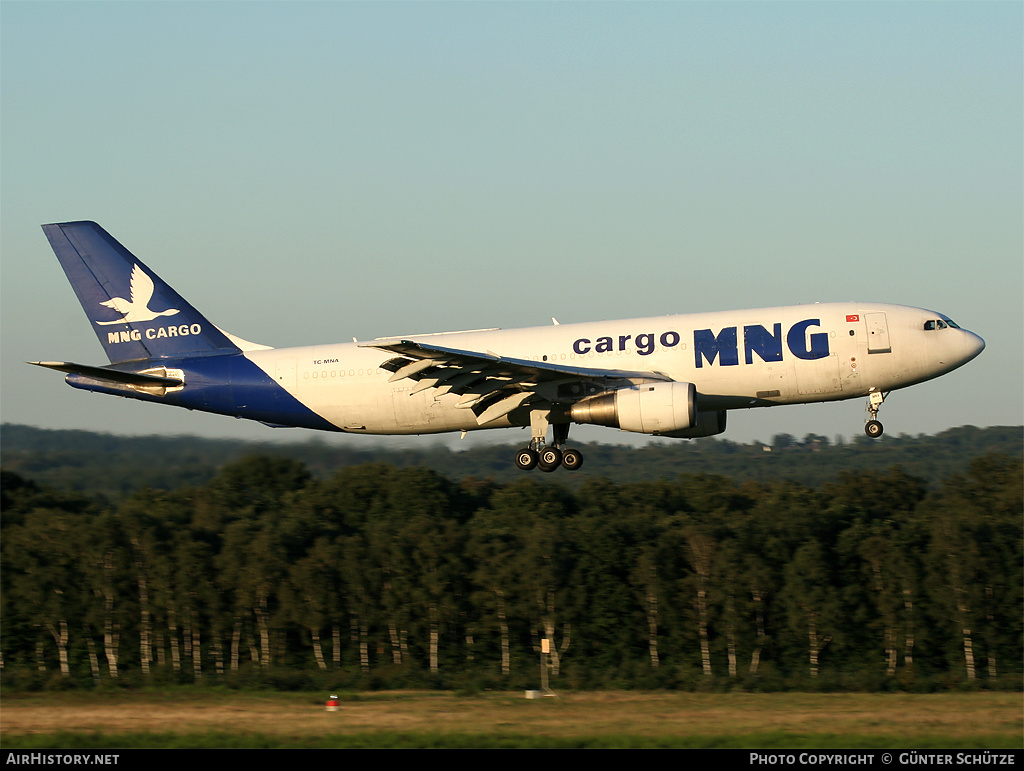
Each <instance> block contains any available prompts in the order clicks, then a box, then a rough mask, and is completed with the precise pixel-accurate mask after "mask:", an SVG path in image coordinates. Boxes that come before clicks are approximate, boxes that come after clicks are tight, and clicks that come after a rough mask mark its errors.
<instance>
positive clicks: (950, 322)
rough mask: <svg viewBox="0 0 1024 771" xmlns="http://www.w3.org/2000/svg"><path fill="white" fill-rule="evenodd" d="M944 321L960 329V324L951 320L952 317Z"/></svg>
mask: <svg viewBox="0 0 1024 771" xmlns="http://www.w3.org/2000/svg"><path fill="white" fill-rule="evenodd" d="M946 323H947V324H949V325H950V326H951V327H953V329H960V325H959V324H957V323H956V322H955V321H953V319H946Z"/></svg>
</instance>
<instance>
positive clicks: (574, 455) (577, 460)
mask: <svg viewBox="0 0 1024 771" xmlns="http://www.w3.org/2000/svg"><path fill="white" fill-rule="evenodd" d="M562 465H563V466H564V467H565V469H566V470H567V471H576V469H578V468H579V467H580V466H582V465H583V453H582V452H580V451H579V450H563V451H562Z"/></svg>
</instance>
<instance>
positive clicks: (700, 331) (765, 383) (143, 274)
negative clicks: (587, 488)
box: [31, 222, 985, 471]
mask: <svg viewBox="0 0 1024 771" xmlns="http://www.w3.org/2000/svg"><path fill="white" fill-rule="evenodd" d="M43 231H44V232H45V233H46V237H47V238H48V239H49V241H50V245H51V246H52V247H53V251H54V252H55V253H56V255H57V258H58V259H59V260H60V263H61V265H62V266H63V268H64V272H65V273H67V276H68V279H69V280H70V281H71V285H72V286H73V287H74V289H75V292H76V293H77V295H78V299H79V300H80V301H81V303H82V307H83V308H84V309H85V313H86V315H87V316H88V317H89V320H90V322H91V323H92V324H93V328H94V331H95V332H96V334H97V336H98V337H99V340H100V343H101V344H102V345H103V347H104V348H105V349H106V352H107V356H108V358H109V359H110V362H111V363H110V365H107V366H87V365H82V364H73V363H70V362H61V361H39V362H31V363H33V364H38V365H40V366H43V367H49V368H51V369H56V370H60V371H62V372H66V373H68V374H67V377H66V380H67V383H68V384H69V385H71V386H73V387H75V388H82V389H85V390H88V391H99V392H101V393H108V394H115V395H117V396H127V397H131V398H134V399H142V400H144V401H151V402H159V403H164V404H173V405H176V406H179V407H186V408H188V409H191V410H203V411H206V412H215V413H219V414H222V415H234V416H235V417H239V418H249V419H252V420H258V421H261V422H263V423H266V424H267V425H270V426H300V427H303V428H313V429H321V430H326V431H343V432H346V433H350V434H432V433H440V432H445V431H472V430H476V429H487V428H508V427H511V426H529V427H530V430H531V436H532V438H531V441H530V444H529V446H527V447H525V448H523V449H521V450H519V451H518V452H517V453H516V457H515V462H516V465H517V466H519V467H520V468H522V469H531V468H534V467H539V468H540V469H541V470H543V471H554V470H555V469H556V468H558V467H559V466H564V467H565V468H567V469H571V470H575V469H578V468H579V467H580V466H581V465H582V463H583V456H582V455H581V454H580V452H579V450H575V449H571V448H567V447H566V440H567V438H568V434H569V426H570V425H571V424H572V423H592V424H597V425H602V426H610V427H613V428H619V429H622V430H624V431H635V432H638V433H643V434H653V435H655V436H668V437H679V438H687V439H688V438H695V437H702V436H713V435H714V434H719V433H721V432H723V431H724V430H725V418H726V411H727V410H734V409H742V408H749V407H769V406H772V405H776V404H803V403H807V402H824V401H834V400H839V399H851V398H856V397H867V400H868V401H867V410H868V414H869V418H870V419H869V420H868V421H867V423H866V425H865V431H866V432H867V434H868V436H871V437H878V436H881V434H882V424H881V423H879V422H878V420H877V415H878V408H879V407H880V406H881V404H882V402H883V400H884V399H885V397H886V396H887V395H888V393H889V392H890V391H892V390H895V389H897V388H905V387H906V386H911V385H914V384H915V383H921V382H923V381H925V380H931V379H932V378H935V377H938V376H939V375H944V374H945V373H947V372H949V371H951V370H954V369H956V368H957V367H959V366H961V365H963V364H966V363H967V362H968V361H970V360H971V359H973V358H974V357H975V356H977V355H978V354H979V353H981V351H982V350H983V349H984V347H985V341H984V340H982V339H981V338H980V337H979V336H978V335H976V334H974V333H973V332H968V331H967V330H965V329H961V328H960V327H958V326H957V325H956V324H954V323H953V322H952V321H951V320H950V318H949V317H948V316H945V315H943V314H941V313H936V312H934V311H928V310H922V309H920V308H909V307H904V306H900V305H883V304H878V303H862V302H850V303H827V304H825V303H822V304H817V303H816V304H813V305H795V306H789V307H784V308H759V309H755V310H741V311H723V312H716V313H693V314H686V315H680V316H659V317H653V318H641V319H627V320H623V321H601V322H595V323H587V324H558V323H557V322H555V323H554V324H553V325H552V326H545V327H532V328H528V329H508V330H504V329H480V330H472V331H467V332H449V333H440V334H430V335H409V336H400V337H390V338H379V339H376V340H373V341H370V342H362V343H360V342H356V341H353V342H351V343H341V344H335V345H314V346H308V347H304V348H278V349H275V348H270V347H268V346H265V345H256V344H254V343H249V342H246V341H244V340H241V339H240V338H237V337H235V336H233V335H230V334H228V333H226V332H224V331H223V330H221V329H219V328H217V327H215V326H214V325H213V324H211V323H210V322H209V321H207V319H206V317H205V316H203V315H202V314H200V313H199V312H198V311H197V310H196V309H195V308H193V307H192V306H191V305H189V303H188V302H186V301H185V300H184V299H183V298H182V297H181V295H179V294H178V293H177V292H175V291H174V290H173V289H171V287H169V286H168V285H167V284H165V283H164V282H163V281H161V280H160V279H159V278H158V277H157V275H156V274H155V273H153V272H152V271H151V270H150V269H149V268H147V267H146V266H145V265H144V264H143V263H142V262H141V261H140V260H138V259H136V258H135V257H134V256H133V255H132V254H131V253H130V252H129V251H128V250H127V249H125V248H124V247H123V246H122V245H121V244H120V243H118V242H117V241H116V240H115V239H114V238H112V237H111V236H110V235H109V234H108V233H107V232H106V231H105V230H104V229H103V228H101V227H100V226H99V225H97V224H96V223H94V222H67V223H62V224H55V225H44V226H43ZM552 321H554V320H552ZM549 427H550V428H551V429H552V435H553V436H552V439H553V441H552V443H551V444H547V441H546V439H547V435H548V429H549Z"/></svg>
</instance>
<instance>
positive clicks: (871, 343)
mask: <svg viewBox="0 0 1024 771" xmlns="http://www.w3.org/2000/svg"><path fill="white" fill-rule="evenodd" d="M864 320H865V321H866V322H867V325H868V353H892V344H891V343H890V342H889V327H888V325H887V324H886V322H885V314H884V313H865V314H864Z"/></svg>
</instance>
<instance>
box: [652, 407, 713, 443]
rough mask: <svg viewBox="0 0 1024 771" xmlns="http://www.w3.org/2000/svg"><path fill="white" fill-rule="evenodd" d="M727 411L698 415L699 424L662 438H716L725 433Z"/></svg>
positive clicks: (668, 433)
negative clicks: (715, 436)
mask: <svg viewBox="0 0 1024 771" xmlns="http://www.w3.org/2000/svg"><path fill="white" fill-rule="evenodd" d="M725 415H726V412H725V410H710V411H707V412H698V413H697V423H696V424H695V425H693V426H691V427H690V428H684V429H683V430H681V431H669V432H667V433H663V434H662V436H670V437H672V438H673V439H697V438H699V437H702V436H714V435H715V434H720V433H722V432H723V431H725Z"/></svg>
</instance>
